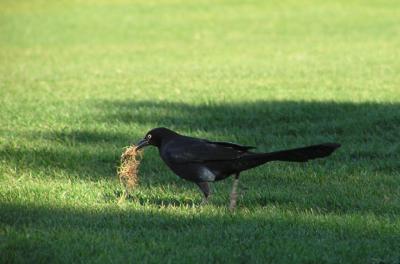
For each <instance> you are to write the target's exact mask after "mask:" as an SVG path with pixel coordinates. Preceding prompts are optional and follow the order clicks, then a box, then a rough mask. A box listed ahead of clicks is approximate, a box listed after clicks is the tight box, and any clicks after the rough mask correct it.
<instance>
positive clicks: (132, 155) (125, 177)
mask: <svg viewBox="0 0 400 264" xmlns="http://www.w3.org/2000/svg"><path fill="white" fill-rule="evenodd" d="M141 157H142V151H137V150H136V146H135V145H132V146H129V147H127V148H126V149H125V151H124V153H122V155H121V165H120V166H119V168H118V178H119V181H120V182H121V185H122V186H123V187H124V193H123V195H122V196H121V198H120V201H122V200H124V199H125V198H126V196H127V195H128V194H129V193H130V192H131V191H132V190H133V189H134V188H135V187H136V186H137V184H138V183H139V178H138V170H139V165H140V159H141Z"/></svg>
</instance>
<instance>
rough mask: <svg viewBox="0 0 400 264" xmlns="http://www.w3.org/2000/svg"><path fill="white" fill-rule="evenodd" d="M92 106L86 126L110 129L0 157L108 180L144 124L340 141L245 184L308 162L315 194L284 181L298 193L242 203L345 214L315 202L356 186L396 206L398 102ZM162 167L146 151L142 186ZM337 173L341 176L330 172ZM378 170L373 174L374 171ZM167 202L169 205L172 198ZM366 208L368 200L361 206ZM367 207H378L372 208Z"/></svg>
mask: <svg viewBox="0 0 400 264" xmlns="http://www.w3.org/2000/svg"><path fill="white" fill-rule="evenodd" d="M95 108H96V109H94V111H93V112H94V113H96V114H93V123H92V124H89V125H93V127H95V126H96V125H97V124H99V123H103V124H106V125H107V126H106V127H109V128H112V129H109V130H89V129H85V130H74V128H73V126H72V127H71V128H70V129H69V130H63V131H54V132H46V131H42V132H39V133H36V134H31V135H28V137H31V138H36V139H40V140H45V141H48V145H47V146H48V147H46V148H37V149H30V148H26V147H23V146H21V147H18V148H16V147H15V146H11V145H6V146H5V147H4V148H2V149H0V159H2V160H3V161H4V162H6V163H8V164H12V165H13V166H14V167H16V168H18V169H20V170H25V171H29V170H35V171H36V172H37V171H41V172H51V171H53V170H61V171H66V172H68V173H69V174H70V175H74V176H75V177H80V178H83V179H91V180H96V179H100V178H106V179H115V172H116V167H117V165H118V161H119V156H120V153H121V149H122V147H124V146H126V145H129V144H131V143H133V142H134V141H135V140H136V139H139V138H141V137H142V136H143V135H144V134H145V133H146V132H147V131H146V130H147V129H151V128H153V127H159V126H166V127H170V128H172V129H175V130H177V131H178V132H180V133H182V134H189V135H193V136H200V137H207V138H210V139H215V140H227V141H235V142H239V143H242V144H245V145H256V146H258V150H259V151H272V150H276V149H284V148H289V147H297V146H301V145H307V144H314V143H319V142H325V141H336V142H340V143H342V144H343V147H342V148H341V149H339V151H338V152H336V153H335V154H334V155H333V156H331V157H329V159H325V160H319V161H313V162H310V163H309V164H307V165H300V164H279V163H273V164H270V165H268V166H264V167H262V168H261V169H258V171H256V172H257V174H258V175H260V174H266V175H267V176H268V177H263V178H262V179H259V181H258V180H256V179H252V180H249V182H250V183H249V185H251V186H252V187H251V188H252V190H255V191H257V188H260V187H259V185H264V186H269V188H283V187H284V186H283V185H282V183H279V182H282V181H283V180H284V179H283V178H282V177H280V176H279V175H280V174H287V172H288V171H290V170H293V169H296V170H299V168H301V169H307V168H311V169H313V168H314V167H315V170H317V171H319V174H322V173H323V174H328V177H327V178H328V179H324V180H325V181H331V183H332V184H330V185H329V184H327V185H326V186H329V188H330V189H323V188H319V187H318V186H319V185H318V184H315V183H314V187H315V188H311V189H312V192H314V193H311V194H310V193H307V194H302V191H303V190H299V189H298V185H299V184H301V183H299V182H297V183H296V182H295V181H294V182H293V183H290V181H288V182H285V183H284V184H285V186H289V187H288V188H287V189H286V191H287V193H295V194H297V195H299V197H295V196H290V197H287V196H285V197H283V196H279V195H275V194H274V193H271V194H270V195H268V196H263V197H259V196H254V197H251V196H250V197H248V201H249V202H245V204H248V203H250V202H251V203H253V202H254V203H259V204H260V205H263V204H268V203H271V202H282V203H287V202H288V203H290V202H291V201H292V202H295V203H297V204H298V205H300V206H304V207H307V205H308V206H309V204H310V202H307V201H312V202H315V203H316V206H320V207H324V208H328V211H330V210H334V211H335V210H339V211H346V210H349V209H350V206H354V204H351V203H349V204H344V205H341V206H339V207H338V205H337V203H334V202H332V204H331V205H329V204H321V203H320V202H318V201H319V200H320V198H321V196H322V195H324V193H323V192H326V191H328V192H329V190H333V189H335V188H336V190H337V192H336V194H338V195H344V196H346V195H349V193H351V192H352V191H357V186H358V187H359V188H364V190H366V193H367V194H368V193H371V194H372V195H375V198H376V199H380V200H383V199H384V197H383V194H384V193H385V192H386V193H388V194H389V196H390V197H389V200H390V202H389V204H390V205H389V207H390V208H391V209H390V210H389V211H392V212H393V211H395V212H398V206H394V205H393V204H394V203H395V201H394V200H393V199H394V198H392V196H393V195H394V194H395V193H396V190H395V188H396V186H398V181H396V180H395V176H396V175H399V171H400V142H399V140H398V133H399V131H400V105H399V104H377V103H360V104H354V103H334V102H293V101H254V102H240V103H226V104H223V103H220V104H197V105H194V104H185V103H174V102H151V101H100V102H98V103H97V104H96V105H95ZM97 108H98V109H97ZM131 124H132V125H135V126H136V127H137V126H139V127H145V130H143V131H137V129H135V130H132V131H131V130H130V129H129V125H131ZM111 131H114V132H111ZM117 131H118V132H117ZM288 168H290V170H289V169H288ZM260 170H261V171H260ZM309 170H310V169H309ZM166 171H168V170H167V168H166V166H165V165H164V164H162V162H161V160H160V159H159V157H158V154H157V151H156V150H154V149H153V150H146V156H145V159H144V160H143V162H142V165H141V175H142V177H141V184H143V185H144V186H149V185H153V186H154V185H156V186H157V185H163V184H166V183H168V182H169V181H178V179H177V178H175V176H173V175H172V173H171V172H166ZM267 171H268V173H267ZM310 171H312V170H310ZM337 171H340V173H341V175H336V176H333V175H334V174H335V173H336V172H337ZM247 173H248V174H250V173H252V172H247ZM378 174H379V177H377V176H376V175H378ZM50 175H51V173H50ZM149 175H151V177H149ZM346 175H364V176H362V177H366V178H367V179H368V177H370V178H371V177H372V178H373V179H372V181H366V180H363V179H361V180H359V181H358V182H357V181H354V180H352V179H351V180H349V179H348V178H346ZM374 175H375V176H374ZM340 177H341V178H340ZM354 177H356V176H354ZM357 177H358V176H357ZM293 180H295V179H293ZM339 181H343V183H344V184H348V185H353V186H352V187H351V188H353V189H349V190H347V191H348V192H347V193H346V192H345V191H342V189H343V187H342V186H340V185H338V186H336V187H334V186H333V184H334V183H336V182H339ZM346 181H347V182H346ZM306 184H308V183H307V182H306ZM310 184H311V183H310ZM332 186H333V187H332ZM305 191H307V192H310V190H305ZM264 195H265V193H264ZM244 199H246V197H245V198H244ZM332 199H335V198H332ZM352 199H353V200H354V199H355V200H357V199H361V200H362V199H367V197H362V195H361V194H360V195H358V196H357V195H356V196H354V197H352ZM299 201H304V202H299ZM161 203H163V201H159V200H157V199H156V200H155V201H154V204H161ZM171 204H176V203H175V202H174V201H172V202H171ZM393 206H394V207H393ZM368 207H369V204H365V205H364V206H363V208H368ZM329 208H330V209H329ZM352 208H353V207H352ZM382 208H385V206H384V207H382ZM366 210H367V209H366ZM372 210H374V211H376V212H378V211H380V210H378V208H377V207H376V208H375V209H372Z"/></svg>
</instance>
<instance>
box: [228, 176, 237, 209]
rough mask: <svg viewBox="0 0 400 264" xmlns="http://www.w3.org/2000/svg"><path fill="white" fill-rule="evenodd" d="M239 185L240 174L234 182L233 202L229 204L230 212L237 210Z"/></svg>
mask: <svg viewBox="0 0 400 264" xmlns="http://www.w3.org/2000/svg"><path fill="white" fill-rule="evenodd" d="M238 184H239V173H236V175H235V179H234V180H233V185H232V191H231V202H230V204H229V210H231V211H233V210H234V209H235V208H236V203H237V197H238V194H237V187H238Z"/></svg>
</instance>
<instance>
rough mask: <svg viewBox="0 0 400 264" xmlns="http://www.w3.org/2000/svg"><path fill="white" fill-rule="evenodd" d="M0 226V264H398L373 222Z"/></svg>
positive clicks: (178, 218) (200, 215)
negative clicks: (266, 263)
mask: <svg viewBox="0 0 400 264" xmlns="http://www.w3.org/2000/svg"><path fill="white" fill-rule="evenodd" d="M0 219H1V220H0V223H1V225H2V228H3V231H2V233H3V235H5V237H3V238H2V240H3V241H2V243H0V247H1V250H0V252H1V253H0V258H1V259H0V260H1V261H2V263H10V262H26V261H29V262H44V261H45V262H69V263H71V262H75V261H78V262H87V261H89V260H90V261H93V262H104V261H108V260H112V261H113V262H122V261H126V260H128V259H129V261H130V262H136V260H137V262H140V263H143V262H146V263H147V262H149V261H152V262H156V263H158V262H165V261H168V262H173V263H181V262H186V263H187V262H200V261H202V262H204V261H207V262H210V261H211V262H230V263H232V262H235V263H238V262H240V263H242V262H246V263H249V262H250V263H255V262H257V263H258V262H264V261H266V260H268V261H272V262H275V263H276V262H279V263H293V262H296V263H305V262H324V263H325V262H332V263H339V262H345V263H375V262H376V263H392V262H393V261H396V260H397V261H398V260H399V257H400V256H399V253H398V251H397V249H398V246H399V242H400V241H399V238H398V233H396V232H397V231H398V230H397V231H396V225H394V224H393V223H392V222H390V220H385V219H380V220H379V221H377V219H376V218H374V217H373V216H354V215H341V216H336V215H329V216H326V215H325V216H324V217H321V216H320V215H318V214H301V213H293V212H292V213H284V212H279V211H274V210H271V211H270V212H269V213H268V214H265V213H264V214H259V213H257V212H255V213H254V214H252V217H248V216H247V214H245V213H240V212H239V213H237V214H230V213H228V212H226V211H225V212H224V211H222V212H221V211H220V212H212V211H207V210H203V209H190V213H189V214H186V213H184V212H178V211H175V210H168V211H167V210H164V211H162V210H161V211H160V210H157V211H156V210H146V211H142V210H138V211H136V210H134V209H130V210H121V209H120V208H118V207H113V208H108V209H106V210H104V209H103V210H101V211H98V210H93V209H86V210H83V209H81V210H74V209H72V208H64V209H54V208H47V207H35V206H27V205H26V206H21V205H13V204H4V203H3V204H0ZM382 222H385V223H386V224H381V223H382ZM397 227H398V226H397ZM328 249H329V250H328ZM350 249H351V250H350ZM379 261H383V262H379Z"/></svg>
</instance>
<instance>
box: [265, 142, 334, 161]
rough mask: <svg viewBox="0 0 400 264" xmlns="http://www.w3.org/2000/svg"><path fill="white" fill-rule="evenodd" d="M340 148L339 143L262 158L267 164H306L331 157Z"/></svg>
mask: <svg viewBox="0 0 400 264" xmlns="http://www.w3.org/2000/svg"><path fill="white" fill-rule="evenodd" d="M339 147H340V144H337V143H324V144H319V145H313V146H308V147H303V148H296V149H289V150H282V151H276V152H270V153H264V154H262V156H263V159H264V161H265V162H268V161H274V160H280V161H293V162H305V161H308V160H311V159H316V158H323V157H326V156H329V155H330V154H332V152H333V151H335V149H337V148H339Z"/></svg>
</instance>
